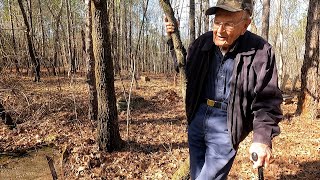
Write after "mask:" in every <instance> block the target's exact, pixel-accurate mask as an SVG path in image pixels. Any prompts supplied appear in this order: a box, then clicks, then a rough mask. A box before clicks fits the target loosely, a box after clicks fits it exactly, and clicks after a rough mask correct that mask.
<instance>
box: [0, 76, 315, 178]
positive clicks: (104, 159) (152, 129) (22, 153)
mask: <svg viewBox="0 0 320 180" xmlns="http://www.w3.org/2000/svg"><path fill="white" fill-rule="evenodd" d="M149 77H150V79H151V80H150V81H147V82H144V81H142V80H139V81H138V87H136V86H133V95H132V103H131V111H130V116H129V120H128V121H127V112H126V111H120V112H119V126H120V134H121V137H122V139H123V140H125V141H126V142H127V145H126V147H125V148H124V149H122V150H121V151H119V152H113V153H105V152H99V151H98V148H97V144H96V140H95V137H96V127H97V125H96V122H91V121H89V120H88V119H87V112H88V110H87V107H88V105H87V96H88V92H87V86H86V84H85V79H84V78H82V77H72V78H66V77H51V78H43V79H42V81H41V82H40V83H34V82H32V78H28V77H15V76H3V75H1V77H0V80H1V81H0V101H1V102H2V104H3V105H4V107H5V108H6V109H7V111H9V112H10V114H11V115H12V117H13V119H14V120H15V121H16V122H17V124H18V125H17V129H14V130H10V129H9V128H8V127H7V126H6V125H4V123H2V122H0V179H4V177H8V174H6V171H7V170H8V168H10V169H11V170H13V171H14V169H15V168H14V166H15V165H16V166H18V164H19V162H20V161H21V162H22V161H24V160H23V158H26V156H27V157H28V158H30V157H33V156H32V155H31V154H32V153H34V152H37V151H38V150H41V149H43V148H47V147H51V148H52V149H54V150H55V152H58V153H52V152H51V153H49V154H48V156H51V157H52V158H53V160H54V164H55V169H56V170H57V172H58V178H61V179H152V180H153V179H159V180H160V179H171V178H172V175H173V173H174V172H175V171H176V170H177V169H178V167H179V166H180V165H181V164H182V163H183V162H184V160H185V159H186V158H188V144H187V134H186V120H185V117H184V111H183V103H182V99H181V96H180V91H179V88H178V86H175V85H174V80H173V77H171V76H165V75H150V76H149ZM130 82H131V80H130V79H129V78H128V79H125V80H123V81H120V80H119V79H117V80H116V94H117V97H118V99H119V98H120V97H121V96H123V89H125V90H126V91H128V90H129V89H130ZM292 95H293V96H295V98H294V101H293V103H290V104H286V105H283V112H284V114H285V119H284V120H283V121H282V122H281V123H280V126H281V130H282V133H281V134H280V135H279V136H278V137H276V138H275V139H274V141H273V156H274V158H273V162H272V164H271V166H270V167H269V168H268V169H265V170H264V172H265V179H288V180H289V179H290V180H291V179H320V171H319V169H320V120H319V119H316V120H311V119H308V118H301V117H295V116H291V115H290V114H291V113H294V112H295V108H296V103H295V102H296V94H292ZM250 143H251V137H250V136H249V137H248V138H247V139H245V140H244V141H243V142H242V144H241V146H240V149H239V151H238V155H237V157H236V160H235V163H234V165H233V167H232V170H231V173H230V175H229V179H257V172H256V170H253V169H252V164H251V162H250V161H249V158H248V148H249V146H250ZM28 154H29V156H28ZM43 154H45V153H43V152H42V153H41V154H40V155H39V156H43V158H44V155H43ZM13 161H14V162H15V164H13ZM36 164H37V162H35V164H34V165H35V166H36ZM24 166H26V167H25V169H22V170H21V169H19V168H16V169H17V172H15V174H19V173H22V172H20V171H23V172H24V173H25V172H28V166H27V165H24ZM39 166H45V164H44V163H43V162H41V165H39ZM18 171H19V172H18ZM10 172H11V173H12V171H10ZM33 174H34V178H32V177H30V179H50V176H48V175H47V176H42V178H41V176H40V177H39V176H37V173H36V171H35V172H33ZM49 175H50V173H49ZM1 176H2V177H1ZM17 177H18V175H16V176H12V177H11V178H9V179H18V178H17ZM19 177H21V176H19ZM43 177H47V178H43ZM19 179H24V178H19ZM25 179H27V178H25Z"/></svg>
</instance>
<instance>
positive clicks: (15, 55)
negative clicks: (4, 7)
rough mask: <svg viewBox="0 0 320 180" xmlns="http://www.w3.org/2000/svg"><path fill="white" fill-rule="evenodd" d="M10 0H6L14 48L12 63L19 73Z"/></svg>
mask: <svg viewBox="0 0 320 180" xmlns="http://www.w3.org/2000/svg"><path fill="white" fill-rule="evenodd" d="M11 1H12V0H8V4H9V14H10V22H11V32H12V45H13V50H14V64H15V66H16V72H17V73H18V74H20V69H19V62H18V60H17V58H18V57H17V43H16V37H15V33H14V27H13V18H12V16H13V14H12V2H11Z"/></svg>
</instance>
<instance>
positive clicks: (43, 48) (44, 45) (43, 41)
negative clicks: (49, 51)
mask: <svg viewBox="0 0 320 180" xmlns="http://www.w3.org/2000/svg"><path fill="white" fill-rule="evenodd" d="M38 4H39V14H40V26H41V35H42V36H41V57H42V59H45V56H46V48H45V47H46V42H45V41H46V35H45V32H44V27H43V14H42V7H41V6H42V5H41V0H38ZM46 67H47V69H48V66H47V65H46ZM48 70H49V69H48ZM48 73H50V72H48Z"/></svg>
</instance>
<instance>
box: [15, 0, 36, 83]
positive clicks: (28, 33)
mask: <svg viewBox="0 0 320 180" xmlns="http://www.w3.org/2000/svg"><path fill="white" fill-rule="evenodd" d="M18 3H19V7H20V10H21V13H22V16H23V20H24V24H25V26H26V36H27V45H28V50H29V55H30V58H31V62H32V64H33V66H34V72H35V78H34V81H35V82H39V81H40V61H39V59H38V58H36V55H35V52H34V49H33V42H32V36H31V35H32V34H31V30H30V25H29V22H28V18H27V15H26V11H25V10H24V7H23V3H22V0H18Z"/></svg>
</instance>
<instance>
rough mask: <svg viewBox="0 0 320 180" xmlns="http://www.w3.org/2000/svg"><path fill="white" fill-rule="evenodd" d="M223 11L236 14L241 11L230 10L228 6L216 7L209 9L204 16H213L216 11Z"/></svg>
mask: <svg viewBox="0 0 320 180" xmlns="http://www.w3.org/2000/svg"><path fill="white" fill-rule="evenodd" d="M219 8H220V9H224V10H226V11H230V12H237V11H241V10H242V9H236V8H232V7H230V6H225V5H218V6H214V7H211V8H209V9H207V10H206V15H213V14H216V12H217V9H219Z"/></svg>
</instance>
